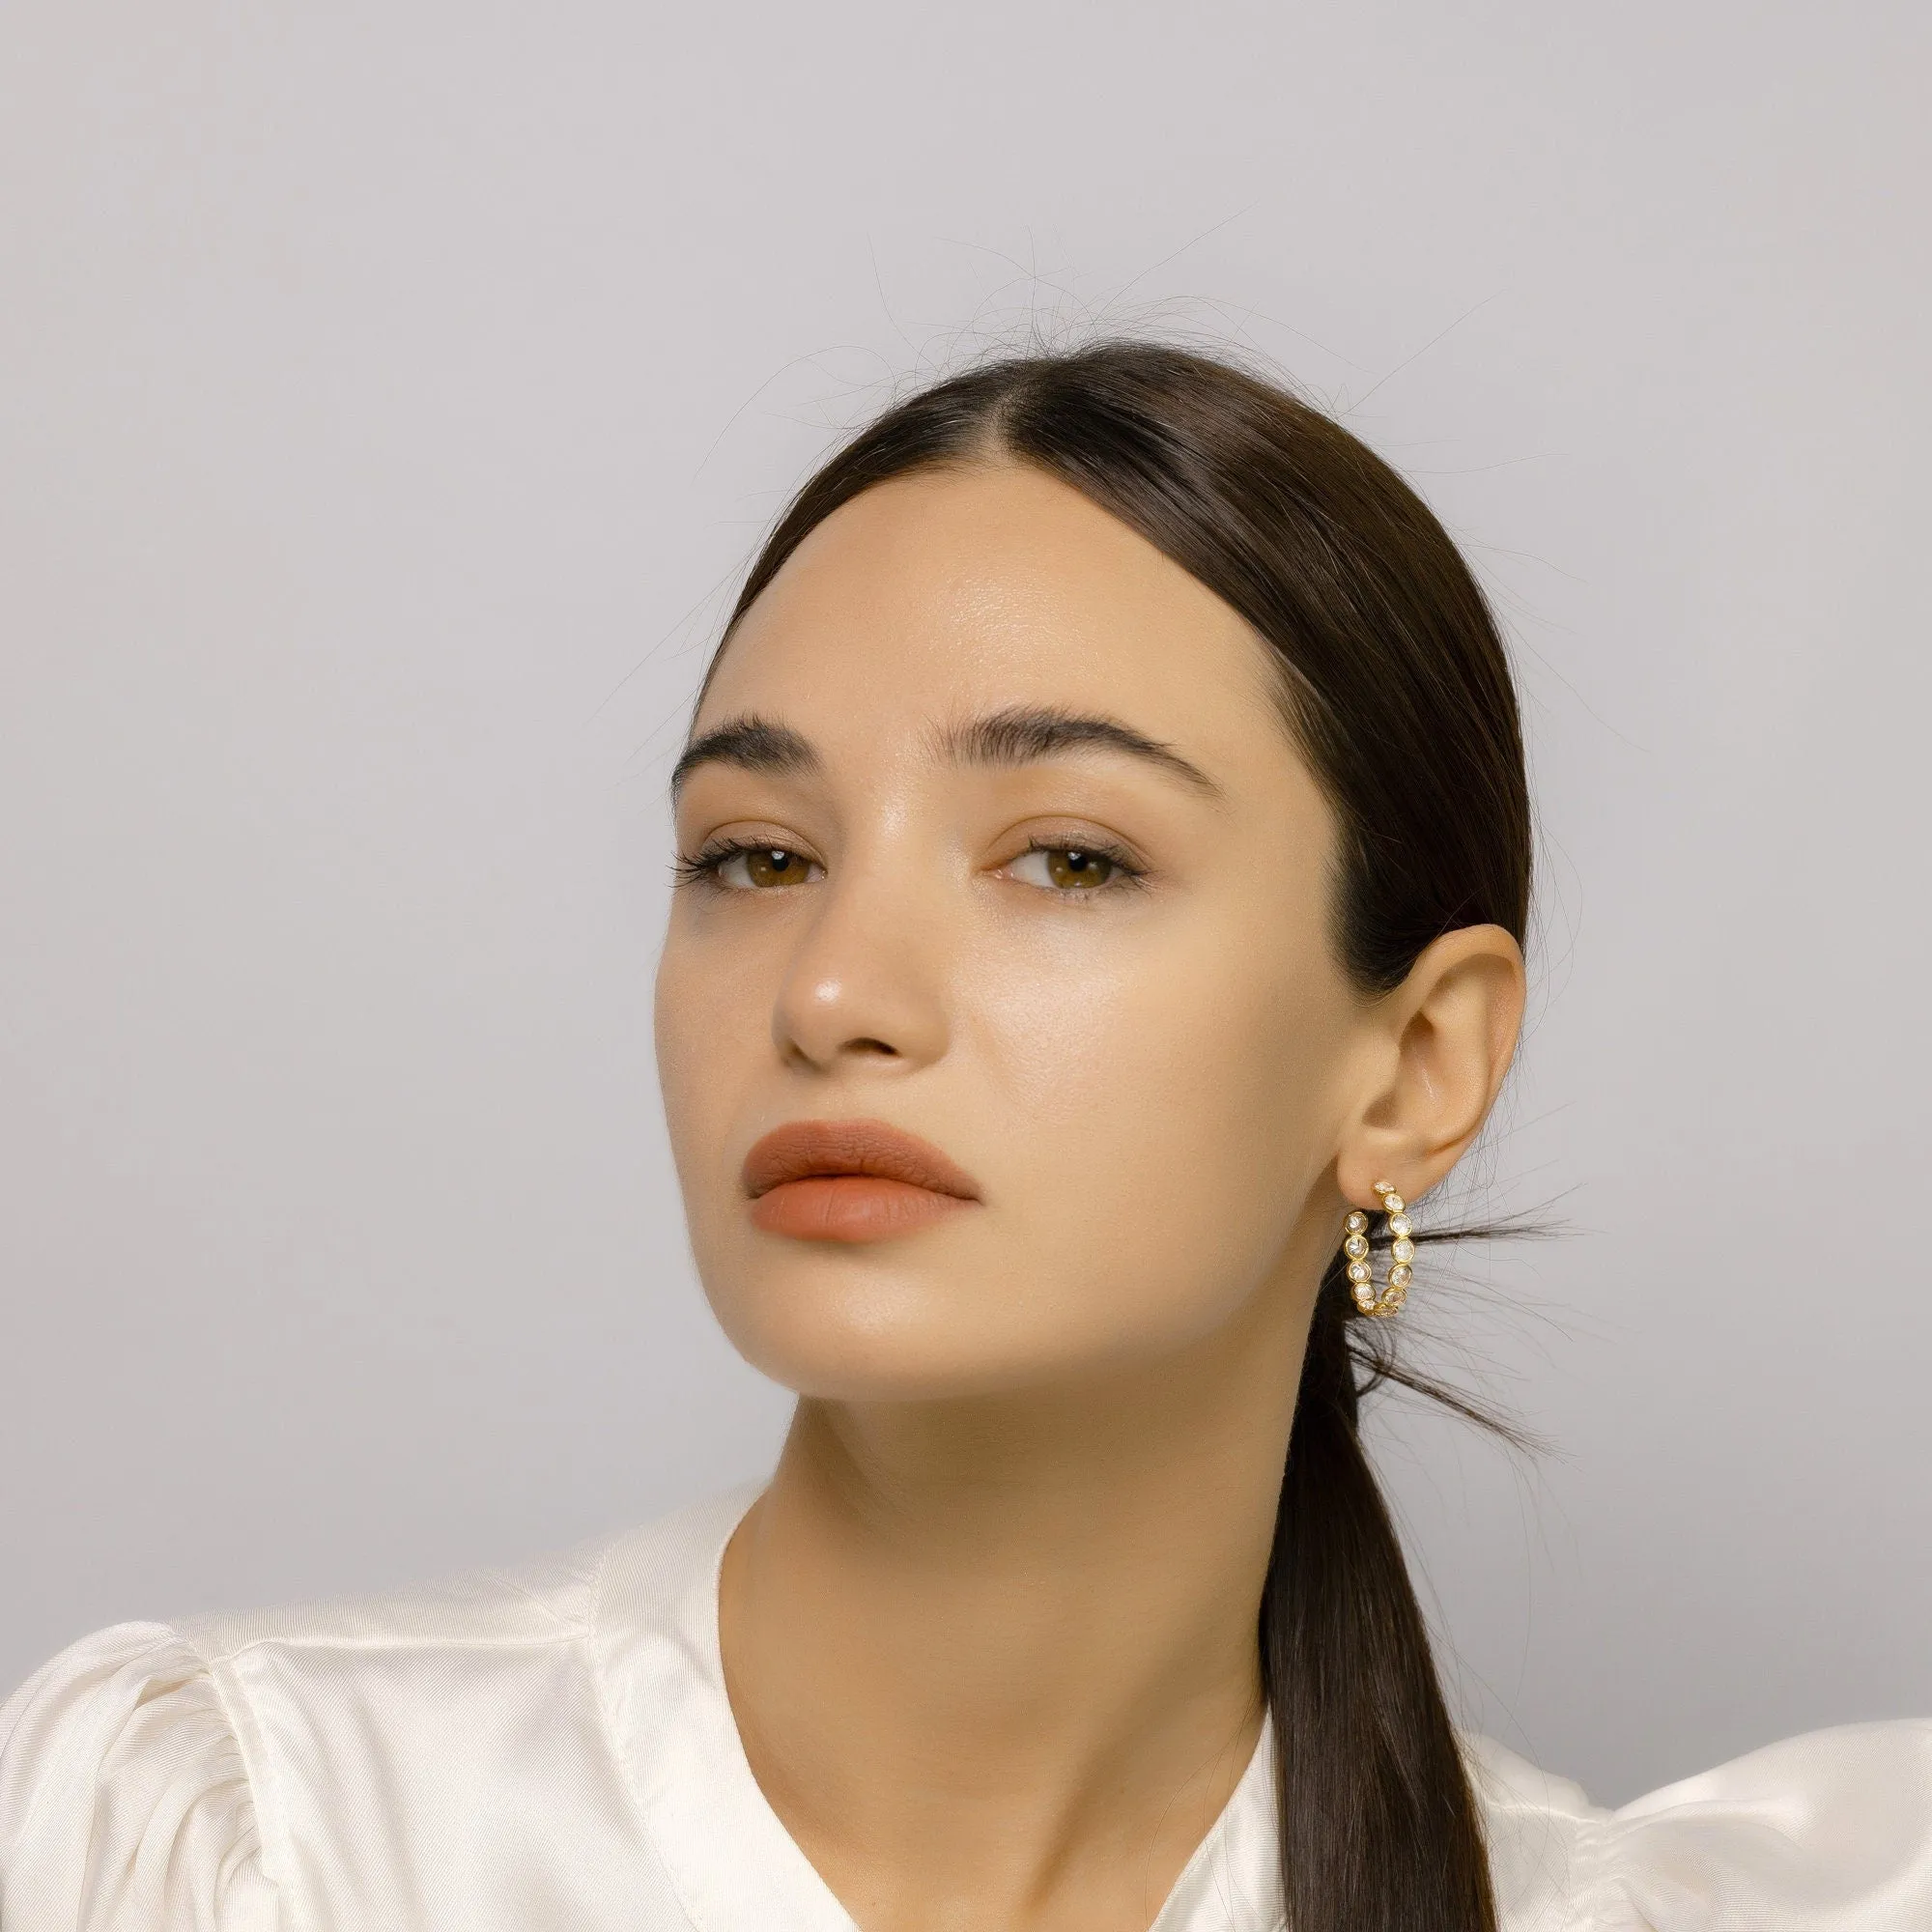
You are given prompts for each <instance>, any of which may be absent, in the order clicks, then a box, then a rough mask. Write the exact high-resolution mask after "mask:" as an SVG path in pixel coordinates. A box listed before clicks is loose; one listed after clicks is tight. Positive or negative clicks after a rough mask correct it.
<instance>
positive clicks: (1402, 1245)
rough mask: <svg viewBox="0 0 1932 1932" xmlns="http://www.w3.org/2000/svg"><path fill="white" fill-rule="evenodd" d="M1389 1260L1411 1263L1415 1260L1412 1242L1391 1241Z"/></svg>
mask: <svg viewBox="0 0 1932 1932" xmlns="http://www.w3.org/2000/svg"><path fill="white" fill-rule="evenodd" d="M1389 1259H1390V1260H1391V1261H1397V1262H1412V1261H1413V1260H1414V1259H1415V1243H1414V1242H1413V1241H1391V1242H1390V1243H1389Z"/></svg>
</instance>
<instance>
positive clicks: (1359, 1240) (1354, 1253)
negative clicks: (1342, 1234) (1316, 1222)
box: [1342, 1235, 1369, 1262]
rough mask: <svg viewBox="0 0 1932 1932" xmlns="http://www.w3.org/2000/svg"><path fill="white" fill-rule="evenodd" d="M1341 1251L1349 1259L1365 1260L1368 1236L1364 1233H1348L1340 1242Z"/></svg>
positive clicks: (1367, 1249) (1367, 1250)
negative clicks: (1346, 1237) (1345, 1238)
mask: <svg viewBox="0 0 1932 1932" xmlns="http://www.w3.org/2000/svg"><path fill="white" fill-rule="evenodd" d="M1342 1252H1343V1253H1344V1254H1345V1255H1347V1256H1348V1257H1349V1259H1350V1261H1356V1262H1359V1261H1362V1260H1365V1259H1366V1258H1367V1256H1368V1252H1369V1241H1368V1236H1366V1235H1350V1236H1349V1238H1348V1239H1347V1240H1346V1241H1344V1242H1343V1243H1342Z"/></svg>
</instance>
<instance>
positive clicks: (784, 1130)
mask: <svg viewBox="0 0 1932 1932" xmlns="http://www.w3.org/2000/svg"><path fill="white" fill-rule="evenodd" d="M743 1179H744V1184H745V1193H746V1195H747V1197H748V1198H749V1199H750V1201H751V1204H752V1207H751V1216H752V1222H753V1226H755V1227H758V1228H760V1229H762V1230H764V1232H765V1233H767V1234H773V1235H787V1236H791V1237H792V1238H793V1239H796V1240H817V1241H879V1240H885V1239H888V1238H890V1237H891V1236H895V1235H907V1234H911V1233H913V1232H914V1231H915V1230H916V1229H919V1228H923V1227H928V1226H930V1225H931V1224H932V1223H933V1222H935V1221H939V1220H945V1219H948V1218H950V1217H951V1216H952V1215H953V1214H956V1213H958V1212H960V1211H961V1210H963V1209H964V1208H969V1207H971V1206H973V1205H974V1204H976V1203H977V1202H978V1201H979V1199H980V1187H979V1183H978V1182H977V1181H976V1180H975V1179H973V1177H972V1176H971V1175H970V1174H968V1173H967V1172H966V1171H965V1169H964V1168H962V1167H960V1166H958V1165H957V1164H956V1163H955V1162H953V1161H952V1160H951V1159H950V1158H949V1157H948V1156H947V1155H946V1154H944V1153H942V1152H941V1151H939V1149H938V1148H936V1147H934V1146H933V1145H932V1143H931V1142H930V1141H923V1140H921V1139H920V1138H919V1136H918V1135H917V1134H909V1133H907V1132H905V1131H904V1129H902V1128H899V1127H895V1126H892V1125H890V1124H889V1123H888V1122H884V1121H792V1122H787V1123H786V1124H785V1125H784V1126H781V1127H775V1128H774V1129H773V1130H772V1131H771V1132H770V1133H768V1134H766V1135H765V1136H764V1138H763V1139H762V1140H760V1141H758V1142H757V1143H756V1144H755V1145H754V1146H753V1149H752V1151H750V1152H749V1153H748V1154H747V1155H746V1156H745V1167H744V1176H743Z"/></svg>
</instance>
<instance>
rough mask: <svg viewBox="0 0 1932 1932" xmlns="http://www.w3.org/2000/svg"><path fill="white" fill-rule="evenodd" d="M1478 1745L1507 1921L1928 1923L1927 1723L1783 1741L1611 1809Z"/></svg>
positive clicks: (1611, 1928) (1719, 1925)
mask: <svg viewBox="0 0 1932 1932" xmlns="http://www.w3.org/2000/svg"><path fill="white" fill-rule="evenodd" d="M1475 1755H1476V1762H1475V1765H1474V1767H1473V1768H1474V1769H1475V1770H1476V1773H1477V1785H1478V1789H1479V1791H1482V1792H1483V1794H1484V1796H1485V1800H1486V1808H1487V1814H1488V1819H1489V1825H1490V1839H1491V1854H1492V1864H1493V1866H1494V1869H1495V1873H1496V1879H1497V1890H1498V1894H1499V1903H1500V1904H1501V1906H1502V1918H1503V1924H1504V1927H1505V1932H1932V1720H1925V1721H1898V1722H1890V1723H1874V1724H1850V1725H1845V1726H1843V1727H1841V1728H1839V1729H1836V1730H1828V1731H1814V1732H1811V1733H1810V1734H1808V1735H1806V1736H1804V1737H1796V1738H1788V1739H1786V1740H1785V1741H1784V1742H1783V1743H1781V1744H1776V1745H1770V1746H1767V1747H1765V1748H1764V1749H1762V1750H1756V1751H1752V1752H1751V1753H1750V1754H1749V1755H1748V1756H1746V1757H1741V1758H1736V1759H1733V1760H1732V1761H1731V1762H1730V1763H1728V1764H1722V1765H1719V1766H1718V1767H1717V1769H1716V1770H1714V1771H1707V1772H1701V1773H1699V1774H1698V1775H1697V1776H1694V1777H1688V1778H1686V1779H1684V1780H1683V1781H1682V1782H1681V1783H1678V1784H1671V1785H1666V1786H1664V1788H1663V1789H1662V1790H1661V1791H1653V1792H1651V1793H1650V1794H1649V1795H1648V1796H1646V1797H1643V1798H1639V1799H1637V1800H1635V1801H1634V1803H1632V1804H1625V1805H1623V1806H1621V1807H1620V1808H1618V1809H1616V1810H1606V1809H1604V1808H1602V1807H1600V1806H1597V1805H1593V1804H1590V1802H1589V1801H1588V1799H1586V1798H1585V1797H1584V1795H1583V1793H1582V1792H1581V1791H1580V1790H1579V1789H1578V1788H1577V1786H1576V1785H1574V1784H1570V1783H1568V1782H1566V1781H1564V1780H1562V1779H1560V1778H1553V1777H1549V1776H1547V1775H1546V1774H1544V1773H1542V1772H1539V1771H1537V1770H1536V1769H1535V1768H1534V1767H1533V1766H1531V1765H1529V1764H1527V1763H1525V1762H1524V1761H1523V1760H1522V1759H1520V1758H1517V1757H1515V1756H1513V1755H1512V1754H1511V1753H1509V1752H1507V1751H1505V1750H1503V1749H1502V1748H1501V1747H1498V1746H1493V1745H1490V1744H1488V1743H1487V1742H1486V1741H1478V1749H1477V1752H1476V1754H1475Z"/></svg>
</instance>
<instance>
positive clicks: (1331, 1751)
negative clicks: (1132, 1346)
mask: <svg viewBox="0 0 1932 1932" xmlns="http://www.w3.org/2000/svg"><path fill="white" fill-rule="evenodd" d="M1342 1265H1343V1264H1342V1261H1341V1258H1340V1257H1339V1255H1338V1256H1337V1258H1336V1260H1335V1262H1334V1264H1332V1265H1331V1266H1330V1268H1329V1270H1328V1272H1327V1275H1326V1276H1325V1277H1324V1279H1323V1281H1322V1284H1321V1293H1320V1294H1319V1295H1318V1296H1317V1299H1316V1306H1315V1319H1314V1323H1313V1325H1312V1327H1311V1329H1310V1333H1309V1338H1308V1350H1307V1353H1306V1354H1305V1355H1304V1356H1303V1358H1302V1368H1301V1388H1300V1392H1299V1395H1298V1397H1297V1400H1296V1403H1295V1410H1294V1427H1293V1435H1292V1436H1291V1438H1290V1441H1289V1448H1288V1466H1287V1469H1286V1471H1285V1473H1284V1475H1283V1478H1282V1486H1281V1504H1280V1508H1279V1510H1278V1511H1277V1513H1276V1517H1275V1528H1274V1546H1273V1548H1272V1550H1271V1551H1270V1553H1269V1557H1268V1575H1267V1584H1266V1587H1265V1589H1264V1592H1263V1595H1262V1607H1261V1663H1262V1685H1263V1689H1264V1692H1265V1694H1266V1697H1267V1703H1268V1710H1269V1714H1270V1716H1271V1718H1272V1720H1273V1727H1274V1750H1275V1788H1276V1791H1277V1793H1278V1794H1279V1803H1280V1817H1281V1865H1282V1889H1283V1891H1284V1893H1285V1895H1286V1897H1287V1900H1288V1923H1289V1925H1290V1926H1291V1927H1292V1928H1293V1932H1496V1908H1495V1900H1494V1896H1493V1894H1492V1889H1491V1886H1490V1868H1489V1859H1488V1854H1487V1851H1486V1848H1485V1845H1484V1841H1483V1833H1482V1826H1481V1822H1480V1818H1479V1815H1478V1812H1477V1808H1476V1803H1475V1799H1474V1796H1473V1794H1472V1793H1471V1791H1470V1788H1469V1781H1468V1778H1467V1776H1466V1775H1465V1773H1464V1771H1463V1761H1462V1756H1461V1753H1460V1751H1459V1749H1458V1747H1457V1743H1456V1734H1455V1730H1454V1728H1453V1727H1452V1725H1451V1723H1450V1720H1449V1712H1448V1709H1447V1707H1446V1705H1445V1704H1444V1702H1443V1698H1442V1691H1441V1689H1440V1687H1439V1685H1438V1683H1437V1681H1436V1675H1435V1664H1434V1662H1433V1661H1432V1659H1431V1656H1430V1646H1429V1633H1428V1631H1427V1629H1426V1627H1425V1626H1424V1623H1423V1618H1422V1609H1421V1606H1420V1605H1418V1604H1417V1602H1416V1598H1415V1590H1414V1587H1413V1585H1412V1584H1411V1583H1410V1581H1409V1577H1408V1569H1407V1565H1406V1563H1405V1562H1404V1560H1403V1553H1402V1545H1401V1542H1400V1541H1399V1539H1398V1538H1397V1535H1396V1530H1395V1524H1394V1522H1393V1520H1391V1519H1390V1516H1389V1512H1388V1506H1387V1504H1386V1503H1385V1502H1384V1501H1383V1500H1382V1494H1381V1491H1380V1489H1379V1487H1378V1485H1377V1482H1376V1478H1375V1474H1374V1472H1373V1471H1372V1470H1371V1469H1370V1467H1369V1463H1368V1458H1367V1457H1366V1456H1365V1455H1364V1453H1363V1450H1362V1443H1361V1437H1360V1434H1359V1431H1358V1408H1359V1402H1360V1392H1359V1389H1358V1386H1357V1383H1356V1379H1355V1375H1356V1357H1355V1351H1354V1350H1353V1349H1352V1348H1351V1347H1350V1335H1349V1331H1350V1324H1351V1323H1352V1322H1354V1321H1357V1320H1359V1319H1360V1318H1358V1317H1357V1316H1356V1315H1355V1312H1354V1304H1353V1302H1352V1300H1351V1299H1350V1294H1349V1284H1348V1281H1347V1279H1346V1278H1345V1276H1344V1275H1343V1273H1342ZM1405 1379H1406V1378H1405ZM1459 1406H1460V1405H1459Z"/></svg>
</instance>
